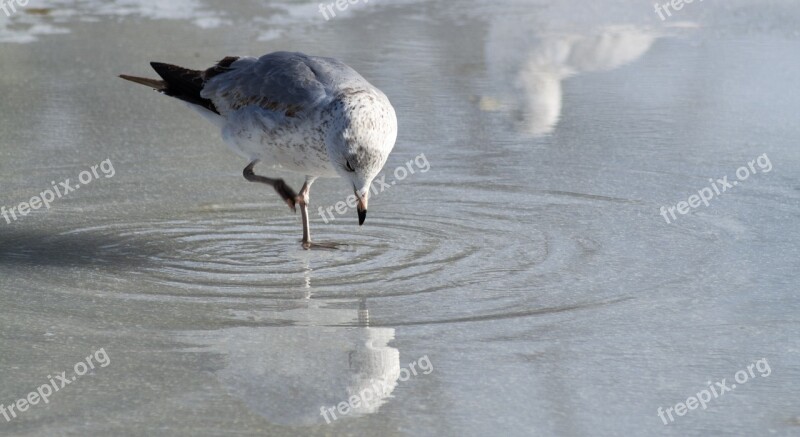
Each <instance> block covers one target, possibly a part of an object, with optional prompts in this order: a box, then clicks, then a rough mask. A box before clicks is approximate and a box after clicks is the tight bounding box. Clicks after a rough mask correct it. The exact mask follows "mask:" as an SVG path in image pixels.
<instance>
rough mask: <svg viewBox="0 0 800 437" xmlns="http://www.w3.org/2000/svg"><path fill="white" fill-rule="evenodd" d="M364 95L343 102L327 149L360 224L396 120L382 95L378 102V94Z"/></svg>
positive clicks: (394, 134)
mask: <svg viewBox="0 0 800 437" xmlns="http://www.w3.org/2000/svg"><path fill="white" fill-rule="evenodd" d="M364 94H367V93H359V94H357V95H356V96H351V98H349V99H347V101H345V102H344V104H343V108H342V113H341V118H340V119H339V120H338V121H340V122H341V125H340V129H335V130H334V131H333V136H332V137H329V147H328V154H329V156H330V159H331V161H332V163H333V166H334V167H335V169H336V171H337V173H339V175H340V176H342V178H344V179H345V181H346V182H347V185H348V187H350V188H352V190H353V193H354V194H355V196H356V202H357V209H358V224H359V225H363V224H364V220H366V218H367V205H368V204H369V192H370V188H371V187H372V182H373V181H374V180H375V178H376V177H377V176H378V173H380V172H381V170H382V169H383V166H384V165H385V164H386V160H387V159H388V158H389V153H391V151H392V149H393V148H394V143H395V140H396V139H397V118H396V115H395V112H394V108H392V105H391V104H389V101H388V99H386V98H385V96H383V99H386V100H384V101H380V99H376V97H378V95H372V94H368V95H366V96H365V95H364ZM381 95H382V94H381ZM376 100H377V101H376Z"/></svg>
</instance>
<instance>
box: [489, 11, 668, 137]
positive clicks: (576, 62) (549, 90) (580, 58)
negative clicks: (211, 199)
mask: <svg viewBox="0 0 800 437" xmlns="http://www.w3.org/2000/svg"><path fill="white" fill-rule="evenodd" d="M538 24H539V23H536V22H533V21H531V20H529V19H522V18H510V17H506V18H502V19H498V20H496V21H494V22H492V23H491V25H490V29H489V34H488V36H487V43H486V62H487V68H488V73H489V77H490V81H491V83H492V84H493V86H494V87H495V88H494V90H493V91H492V92H491V93H490V94H489V95H485V96H481V97H479V98H478V99H477V101H478V103H479V105H480V107H481V109H483V110H486V111H503V112H505V113H507V114H508V115H509V116H511V118H513V119H514V122H515V126H516V128H517V130H518V131H520V132H522V133H525V134H527V135H530V136H533V137H538V136H543V135H547V134H550V133H552V132H553V130H554V129H555V127H556V125H557V123H558V120H559V118H560V116H561V110H562V104H563V103H562V102H563V88H562V84H563V81H564V80H565V79H567V78H569V77H572V76H575V75H578V74H581V73H587V72H593V71H607V70H613V69H615V68H618V67H621V66H622V65H625V64H627V63H630V62H633V61H635V60H636V59H638V58H639V57H641V56H642V55H643V54H644V53H646V52H647V51H648V50H649V49H650V47H651V46H652V44H653V42H654V41H655V40H656V39H657V38H658V35H656V33H655V32H653V31H651V30H648V29H645V28H640V27H634V26H607V27H603V28H599V29H596V30H586V31H583V32H552V31H545V30H542V28H541V26H538Z"/></svg>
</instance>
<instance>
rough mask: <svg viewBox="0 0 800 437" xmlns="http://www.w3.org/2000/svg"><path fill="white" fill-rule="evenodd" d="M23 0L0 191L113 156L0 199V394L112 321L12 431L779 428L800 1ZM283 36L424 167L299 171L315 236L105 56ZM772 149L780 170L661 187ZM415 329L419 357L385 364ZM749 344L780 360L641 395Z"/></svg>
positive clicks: (236, 162) (213, 53)
mask: <svg viewBox="0 0 800 437" xmlns="http://www.w3.org/2000/svg"><path fill="white" fill-rule="evenodd" d="M326 2H327V3H331V2H333V0H326ZM10 3H12V1H11V0H6V2H5V3H4V4H6V5H9V4H10ZM14 4H15V5H16V6H15V11H12V8H10V7H9V8H8V11H9V12H10V13H9V14H6V13H5V12H3V9H0V93H1V95H2V99H0V188H1V189H0V205H1V206H4V207H5V208H7V209H8V208H12V207H16V206H18V205H19V204H20V203H22V202H28V201H29V200H30V199H31V198H32V197H34V196H37V195H39V193H41V192H42V191H43V190H46V189H49V188H51V187H52V186H53V185H57V184H58V182H61V181H65V180H66V179H70V180H71V181H72V183H73V184H74V183H76V182H77V181H78V180H79V177H80V175H81V172H83V171H90V169H91V167H92V166H96V165H100V163H101V162H103V161H106V160H108V161H109V162H110V163H112V164H113V168H114V175H113V177H106V175H104V174H103V173H100V174H99V177H97V178H96V179H95V180H93V181H92V182H91V183H90V184H83V186H82V187H81V188H80V189H79V190H75V191H74V192H71V193H69V194H67V195H65V196H63V198H59V199H56V200H54V201H53V202H52V204H51V205H50V208H49V209H47V208H39V209H37V210H35V211H32V212H31V213H30V214H28V215H26V216H24V217H23V216H20V217H19V218H18V219H17V220H6V219H3V218H0V375H1V376H0V404H2V405H5V406H8V405H12V404H14V403H15V402H16V401H17V400H18V399H22V398H25V397H26V396H27V395H28V393H30V392H33V391H35V390H36V389H37V387H39V386H41V385H42V384H47V383H48V380H49V378H50V376H51V375H56V374H61V372H62V371H67V375H70V374H73V373H74V371H73V366H75V364H76V363H78V362H80V361H82V360H83V361H85V358H86V357H87V356H89V355H90V354H92V353H93V352H95V351H97V350H99V349H101V348H102V349H104V350H105V352H106V353H107V354H108V357H109V359H110V364H109V365H108V366H107V367H102V368H101V367H97V368H95V369H92V370H90V371H89V373H88V374H87V375H84V376H81V377H80V378H78V379H77V380H75V381H74V382H72V383H71V384H69V385H68V386H66V387H64V388H63V389H61V390H60V391H58V392H56V393H54V394H53V396H52V397H51V398H50V399H49V402H48V403H47V404H44V403H41V402H40V403H39V404H38V405H31V406H30V408H29V409H28V410H27V411H24V412H19V414H18V417H15V418H12V420H5V418H3V417H2V416H0V434H1V435H13V436H43V435H45V436H51V435H52V436H60V435H64V436H67V435H107V434H112V433H113V434H117V435H148V436H154V435H165V436H173V435H271V436H284V435H285V436H293V435H304V436H305V435H382V436H383V435H386V436H393V435H448V436H449V435H453V436H455V435H475V436H482V435H510V436H511V435H513V436H517V435H519V436H524V435H681V436H683V435H797V434H798V433H800V411H798V396H797V383H798V381H800V364H798V363H800V353H799V352H798V351H799V349H798V333H800V329H798V327H799V325H798V321H799V320H798V314H799V313H800V312H799V311H798V310H800V300H798V298H797V284H798V279H799V278H798V273H797V272H798V270H800V256H798V255H799V253H798V244H800V227H798V217H800V203H799V202H798V201H799V200H800V182H798V176H800V152H799V151H798V139H800V127H799V126H800V125H799V124H798V122H797V114H798V113H800V88H799V87H798V77H800V58H799V57H798V56H797V54H798V52H799V51H800V4H798V3H797V1H796V0H705V1H702V2H700V1H695V2H693V3H691V4H685V5H684V6H683V8H682V9H680V10H671V11H672V16H671V17H665V19H664V20H662V19H661V17H660V16H659V14H658V13H657V12H656V10H655V6H654V4H653V2H647V1H634V0H597V1H591V2H589V1H583V0H581V1H578V0H559V1H556V0H496V1H491V2H487V1H476V0H455V1H424V0H370V1H369V2H366V1H361V2H355V3H352V4H351V3H348V5H347V9H346V10H345V11H340V10H339V9H336V11H337V15H336V16H335V17H332V16H329V17H328V18H327V19H326V17H325V16H324V15H323V14H322V13H321V12H320V3H319V2H315V1H276V2H273V1H267V0H237V1H227V2H223V1H211V0H170V1H166V0H161V1H159V0H69V1H67V0H49V1H48V0H30V2H29V3H28V4H27V5H26V6H21V5H19V4H17V3H14ZM664 4H666V3H664ZM334 7H336V6H335V4H334ZM277 50H290V51H302V52H305V53H308V54H313V55H322V56H333V57H337V58H339V59H341V60H343V61H344V62H346V63H348V64H349V65H351V66H353V67H354V68H355V69H356V70H358V71H359V72H360V73H361V74H362V75H364V76H365V77H366V78H367V79H368V80H370V81H371V82H372V83H373V84H374V85H376V86H377V87H379V88H381V89H382V90H383V91H384V92H385V93H386V94H387V95H388V97H389V98H390V100H391V101H392V102H393V104H394V106H395V108H396V110H397V114H398V119H399V124H400V134H399V138H398V142H397V145H396V147H395V151H394V152H393V154H392V156H391V157H390V159H389V162H388V163H387V164H386V168H385V172H386V174H387V175H388V177H387V179H388V180H391V179H392V178H393V171H394V169H395V168H397V167H400V166H404V165H405V163H406V162H408V161H409V160H411V159H413V158H415V157H417V156H419V155H420V154H424V155H425V157H426V158H427V160H428V161H429V163H430V170H429V171H427V172H424V173H422V172H417V173H415V174H413V175H409V176H408V177H407V178H405V179H404V180H402V181H398V182H397V184H396V185H394V186H391V188H389V189H386V191H384V192H382V193H380V194H379V195H378V196H375V197H374V198H372V199H371V201H370V218H369V219H368V220H367V222H366V224H365V226H364V227H362V228H359V227H358V225H357V217H356V214H355V212H352V213H351V214H350V215H346V216H337V217H336V220H334V221H330V222H329V223H325V222H324V221H323V220H322V218H321V217H320V216H319V215H318V214H317V213H316V211H317V209H318V207H320V206H322V207H326V208H327V207H328V206H332V205H334V204H335V203H336V202H338V201H340V200H344V199H345V198H346V195H347V194H349V191H348V189H347V187H346V186H345V184H344V182H342V181H341V180H336V179H331V180H320V181H318V182H317V183H316V184H315V186H314V188H315V190H314V192H313V193H312V198H311V211H312V225H311V226H312V229H313V232H314V236H315V238H316V239H317V240H319V241H323V242H335V243H339V244H342V247H341V248H340V249H338V250H312V251H305V250H303V249H302V247H301V246H300V244H299V240H300V237H301V234H300V230H301V225H300V221H299V218H298V216H295V215H293V214H292V213H290V212H289V211H288V210H287V208H286V207H285V205H284V204H283V202H282V201H281V200H280V199H279V198H278V196H276V195H275V193H274V192H273V191H272V190H271V189H269V188H268V187H265V186H259V185H257V184H251V183H248V182H246V181H245V180H244V179H243V178H242V176H241V171H242V168H243V167H244V166H245V165H246V164H247V163H246V162H243V161H242V160H241V159H240V158H239V157H238V156H237V155H235V154H234V153H232V152H231V151H229V150H228V149H227V147H226V146H225V145H224V144H223V143H222V141H221V139H220V135H219V131H218V130H217V129H216V128H215V127H213V126H212V125H210V124H208V123H207V122H205V120H203V119H202V118H201V117H198V116H197V115H196V114H195V113H194V112H193V111H191V110H188V109H187V108H185V106H184V105H183V104H182V103H181V102H178V101H176V100H173V99H169V98H167V97H163V96H160V95H158V94H156V93H153V92H150V91H148V90H146V89H144V88H143V87H140V86H136V85H133V84H130V83H127V82H124V81H122V80H121V79H119V78H117V77H116V76H117V75H118V74H122V73H126V74H134V75H139V76H148V77H155V74H154V73H153V72H151V71H150V69H149V65H148V63H149V62H150V61H161V62H168V63H173V64H178V65H182V66H185V67H189V68H196V69H204V68H207V67H209V66H211V65H213V64H214V63H215V62H216V61H218V60H220V59H222V58H223V57H225V56H232V55H252V56H260V55H262V54H265V53H268V52H272V51H277ZM764 154H766V155H767V156H768V158H769V160H770V162H771V164H772V166H773V168H772V170H771V171H769V172H763V171H761V170H760V169H759V168H758V167H756V169H759V171H758V172H757V173H756V174H753V175H751V176H750V177H749V178H748V179H747V180H746V181H742V182H740V183H739V184H738V185H737V186H735V187H733V188H731V189H729V190H728V191H726V192H725V193H722V194H721V195H720V196H716V197H715V198H714V199H713V200H712V201H711V202H710V204H709V206H705V205H701V206H700V207H698V208H692V209H691V211H690V212H689V213H688V214H686V215H678V216H677V219H676V220H673V221H671V223H667V222H666V221H665V220H664V218H663V217H662V216H661V213H660V208H661V207H662V206H663V207H671V206H675V205H676V204H677V203H678V202H681V201H686V200H687V198H688V197H689V196H690V195H692V194H696V193H697V191H698V190H701V189H703V188H705V187H708V186H710V184H711V182H709V179H715V180H716V179H721V178H723V177H724V176H726V175H727V176H728V178H729V180H734V179H735V172H736V170H737V168H739V167H741V166H746V165H747V163H748V162H750V161H753V160H755V159H756V158H757V157H759V156H762V155H764ZM262 173H266V174H270V175H273V174H274V175H278V176H281V177H285V178H286V180H287V182H289V184H290V185H292V186H294V187H299V186H300V185H301V182H302V177H299V176H297V175H292V174H287V173H284V172H282V171H281V170H280V169H269V167H268V166H266V165H264V166H263V167H262ZM424 356H427V357H428V358H429V360H430V363H431V364H432V368H433V371H432V372H430V373H429V374H424V373H419V374H417V375H412V376H410V377H406V378H401V375H404V374H405V375H406V376H408V375H407V373H405V372H403V371H402V369H408V368H409V364H411V363H414V362H418V360H419V359H420V358H422V357H424ZM762 358H764V359H766V360H768V362H769V365H770V367H771V373H770V374H769V376H766V377H762V376H759V374H758V373H756V376H755V377H754V378H752V379H751V380H750V381H748V382H747V383H746V384H740V385H738V386H737V388H736V389H735V390H733V391H731V392H728V393H726V394H725V395H724V396H722V397H720V398H719V399H715V400H713V401H711V402H710V403H709V405H708V408H707V409H705V410H703V409H696V410H692V411H689V412H688V413H687V414H685V415H684V416H681V417H677V416H676V417H675V421H674V422H670V423H668V424H667V425H665V424H664V422H663V421H662V419H661V418H659V416H658V414H657V410H658V409H659V407H662V408H664V409H666V408H668V407H674V406H675V404H677V403H679V402H685V401H686V399H687V398H688V397H689V396H692V395H694V394H695V393H697V392H698V391H700V390H703V389H705V388H707V386H708V385H710V384H711V383H713V382H714V381H721V380H722V379H723V378H727V381H728V384H730V383H731V382H732V381H733V379H734V374H735V373H736V372H737V371H739V370H742V369H745V368H746V366H747V365H749V364H751V363H754V362H755V361H756V360H759V359H762ZM374 384H379V385H380V386H382V387H386V390H385V392H383V393H381V395H380V396H378V399H376V401H375V402H373V403H372V404H371V405H368V406H362V407H360V408H355V409H353V410H351V411H350V412H349V413H348V414H339V415H338V416H339V417H338V419H337V420H335V421H333V422H332V423H330V424H328V423H326V421H325V419H324V417H323V416H322V415H321V414H320V409H321V408H322V407H331V406H335V405H337V404H339V403H340V402H348V399H349V398H350V397H351V396H353V395H357V394H358V393H360V392H361V391H362V390H364V389H365V388H366V387H370V386H374Z"/></svg>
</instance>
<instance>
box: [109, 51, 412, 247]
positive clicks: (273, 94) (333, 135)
mask: <svg viewBox="0 0 800 437" xmlns="http://www.w3.org/2000/svg"><path fill="white" fill-rule="evenodd" d="M151 65H152V66H153V69H155V70H156V72H157V73H158V75H159V76H161V78H162V79H163V80H153V79H146V78H141V77H133V76H126V75H123V76H121V77H122V78H123V79H127V80H130V81H132V82H136V83H140V84H143V85H147V86H150V87H152V88H154V89H156V90H157V91H160V92H162V93H164V94H166V95H168V96H172V97H176V98H178V99H181V100H183V101H186V102H188V103H189V104H190V106H191V107H192V108H194V109H196V110H197V111H199V112H200V113H201V114H202V115H204V116H205V117H206V118H207V119H209V120H211V121H212V122H213V123H215V124H216V125H217V126H219V127H220V128H221V129H222V136H223V138H224V140H225V142H226V143H228V145H229V146H231V148H233V150H234V151H236V152H237V153H239V154H240V155H241V156H243V157H245V158H246V159H248V160H249V161H250V165H248V166H247V167H246V168H245V170H244V176H245V178H246V179H247V180H248V181H251V182H261V183H265V184H267V185H270V186H272V187H273V188H274V189H275V191H277V192H278V194H280V195H281V197H282V198H283V200H284V201H285V202H286V203H287V204H288V205H289V207H290V208H291V209H292V210H295V209H296V207H295V205H296V204H299V205H300V208H301V213H302V218H303V245H304V246H305V247H307V248H308V247H310V246H311V232H310V229H309V222H308V200H309V190H310V188H311V184H312V183H313V182H314V180H316V179H317V178H318V177H331V176H337V175H338V176H342V177H344V178H345V179H347V180H348V183H349V184H350V186H351V187H352V189H353V192H354V195H355V198H354V199H353V203H357V205H358V206H357V207H358V216H359V224H363V223H364V220H365V218H366V215H367V202H368V199H369V188H370V185H371V184H372V180H373V179H374V178H375V176H376V175H377V174H378V172H380V170H381V168H383V165H384V164H385V163H386V159H387V158H388V157H389V153H390V152H391V151H392V148H393V147H394V142H395V139H396V138H397V118H396V116H395V112H394V108H392V105H391V104H390V103H389V99H387V98H386V96H385V95H384V94H383V93H382V92H381V91H380V90H378V89H377V88H375V87H374V86H372V85H371V84H370V83H369V82H367V80H366V79H364V78H363V77H361V75H359V74H358V73H357V72H356V71H355V70H353V69H352V68H350V67H348V66H347V65H345V64H344V63H342V62H341V61H338V60H336V59H332V58H320V57H315V56H306V55H304V54H302V53H288V52H276V53H271V54H268V55H265V56H263V57H261V58H258V59H256V58H251V57H244V58H238V57H228V58H225V59H223V60H222V61H220V62H219V63H218V64H217V65H215V66H214V67H212V68H210V69H208V70H205V71H195V70H188V69H186V68H183V67H177V66H174V65H168V64H160V63H152V64H151ZM261 160H265V161H267V162H269V163H274V164H280V165H282V166H283V167H285V168H286V169H288V170H292V171H295V172H299V173H302V174H304V175H306V182H305V184H304V185H303V188H302V189H301V190H300V193H299V194H297V193H295V192H294V191H293V190H292V189H291V188H289V186H288V185H286V183H285V182H284V181H283V180H282V179H272V178H267V177H264V176H258V175H256V174H255V173H253V167H254V166H255V165H256V163H258V162H259V161H261Z"/></svg>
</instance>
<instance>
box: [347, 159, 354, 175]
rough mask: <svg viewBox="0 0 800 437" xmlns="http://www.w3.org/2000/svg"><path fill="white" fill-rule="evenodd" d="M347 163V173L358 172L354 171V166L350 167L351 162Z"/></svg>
mask: <svg viewBox="0 0 800 437" xmlns="http://www.w3.org/2000/svg"><path fill="white" fill-rule="evenodd" d="M345 162H346V163H347V164H345V165H346V168H347V171H349V172H350V173H354V172H355V171H356V169H354V168H353V166H352V165H350V161H345Z"/></svg>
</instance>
